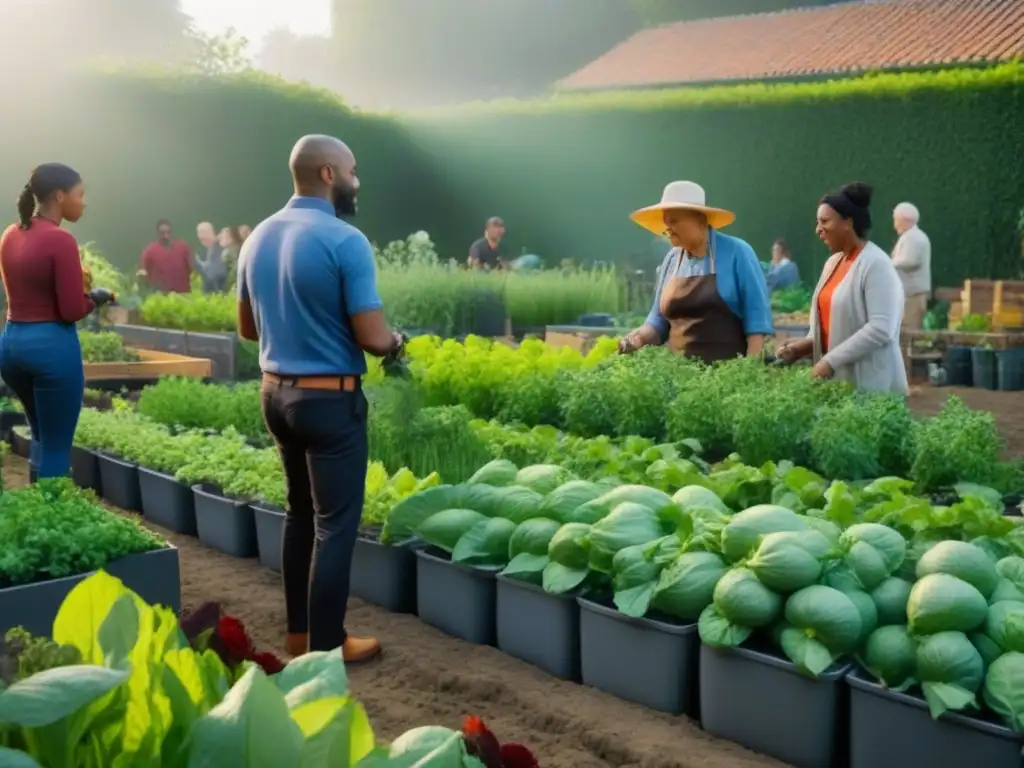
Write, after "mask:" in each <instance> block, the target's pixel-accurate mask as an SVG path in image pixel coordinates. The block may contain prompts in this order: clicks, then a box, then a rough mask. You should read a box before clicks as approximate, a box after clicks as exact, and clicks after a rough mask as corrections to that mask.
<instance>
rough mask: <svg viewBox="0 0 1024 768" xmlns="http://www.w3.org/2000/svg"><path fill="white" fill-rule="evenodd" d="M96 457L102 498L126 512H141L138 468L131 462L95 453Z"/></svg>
mask: <svg viewBox="0 0 1024 768" xmlns="http://www.w3.org/2000/svg"><path fill="white" fill-rule="evenodd" d="M96 457H97V459H98V460H99V464H100V487H102V488H103V498H104V499H106V500H107V502H108V503H110V504H113V505H114V506H115V507H119V508H121V509H123V510H126V511H128V512H141V511H142V494H141V493H140V492H139V468H138V467H137V466H136V465H135V464H132V463H131V462H128V461H122V460H121V459H117V458H114V457H113V456H109V455H107V454H105V453H102V452H97V453H96Z"/></svg>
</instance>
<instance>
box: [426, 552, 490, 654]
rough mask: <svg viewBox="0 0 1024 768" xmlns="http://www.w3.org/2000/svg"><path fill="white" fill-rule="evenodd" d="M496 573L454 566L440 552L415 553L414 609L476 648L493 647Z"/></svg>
mask: <svg viewBox="0 0 1024 768" xmlns="http://www.w3.org/2000/svg"><path fill="white" fill-rule="evenodd" d="M494 577H495V571H489V570H484V569H482V568H473V567H472V566H468V565H461V564H459V563H453V562H451V560H449V559H448V556H447V555H446V554H444V553H442V552H441V551H440V550H436V549H434V548H431V549H419V550H416V609H417V613H418V614H419V617H420V618H421V619H422V620H423V621H425V622H426V623H427V624H430V625H432V626H434V627H437V628H438V629H440V630H441V631H442V632H446V633H448V634H449V635H451V636H452V637H458V638H460V639H462V640H466V641H468V642H470V643H476V644H477V645H494V643H495V641H496V639H497V630H496V627H495V625H496V614H497V610H496V607H497V605H496V603H497V600H496V597H497V594H496V593H497V589H496V584H497V581H496V580H495V578H494Z"/></svg>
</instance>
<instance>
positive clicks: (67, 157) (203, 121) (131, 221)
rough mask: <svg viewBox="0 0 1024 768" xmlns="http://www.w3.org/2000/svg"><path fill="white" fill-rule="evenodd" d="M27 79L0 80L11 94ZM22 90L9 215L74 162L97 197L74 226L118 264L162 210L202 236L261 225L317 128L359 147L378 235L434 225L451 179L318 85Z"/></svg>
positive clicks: (150, 77) (366, 202)
mask: <svg viewBox="0 0 1024 768" xmlns="http://www.w3.org/2000/svg"><path fill="white" fill-rule="evenodd" d="M18 87H19V86H18V85H17V84H15V85H11V84H10V83H5V82H0V91H8V92H11V91H14V89H16V88H18ZM40 88H41V89H42V92H45V94H46V98H38V95H39V93H40ZM14 92H15V93H17V91H14ZM23 92H24V94H25V96H24V99H23V100H21V99H17V98H16V99H14V100H13V102H9V103H21V104H24V105H25V107H24V109H19V110H17V115H15V116H13V118H14V119H12V120H8V121H5V124H4V126H3V127H2V129H0V130H2V135H3V137H4V141H3V142H2V143H0V194H3V199H6V200H9V203H8V204H7V206H6V207H0V221H3V222H4V224H6V222H9V221H14V220H15V218H16V213H15V206H14V201H15V198H16V197H17V194H18V192H19V191H20V190H21V188H22V186H24V184H25V182H26V180H27V178H28V172H29V170H30V169H31V168H32V167H33V166H35V165H37V164H39V163H43V162H49V161H56V162H65V163H68V164H70V165H72V166H73V167H75V168H76V169H78V170H79V172H81V173H82V175H83V177H84V179H85V183H86V195H87V204H88V206H89V208H88V210H87V211H86V214H85V217H84V218H83V219H82V221H81V222H80V223H79V224H77V225H75V226H74V227H72V231H73V232H74V233H75V235H76V237H78V238H79V241H80V242H87V241H90V240H92V241H95V242H96V244H97V247H98V248H99V249H100V250H101V251H102V252H103V253H104V254H105V255H106V256H107V257H108V258H110V259H111V260H112V261H113V262H114V263H115V264H117V265H118V266H119V267H121V268H131V269H134V268H135V266H136V265H137V264H138V259H139V255H140V254H141V251H142V249H143V247H144V246H145V245H146V244H147V243H149V242H151V241H152V240H153V239H154V237H155V225H156V221H157V220H158V219H160V218H163V217H167V218H170V219H171V221H172V222H173V223H174V225H175V230H176V234H177V235H179V236H181V237H184V238H186V239H187V240H189V241H190V242H193V243H194V241H195V225H196V224H197V223H198V222H200V221H204V220H210V221H212V222H213V223H214V224H215V225H217V226H226V225H229V224H235V225H237V224H241V223H249V224H251V225H255V224H257V223H259V221H260V220H261V219H262V218H264V217H266V216H267V215H269V214H271V213H273V212H274V211H275V210H277V209H278V208H280V207H281V206H282V205H284V203H285V202H286V201H287V200H288V198H289V197H290V195H291V193H292V190H291V182H290V178H289V174H288V154H289V152H290V151H291V148H292V145H293V144H294V142H295V140H296V139H298V138H299V137H300V136H302V135H303V134H306V133H320V132H324V133H331V134H334V135H337V136H341V137H344V139H345V140H347V141H348V142H350V143H351V145H352V146H353V147H354V148H355V149H356V152H357V153H358V159H359V163H360V166H361V168H362V173H363V175H364V176H365V178H364V179H363V183H364V190H363V192H362V193H361V195H360V205H361V206H362V210H361V213H360V216H359V222H360V226H361V227H363V228H364V229H365V231H366V232H367V234H368V236H370V237H371V238H373V239H375V240H379V241H381V242H387V241H390V240H393V239H400V238H404V237H405V236H406V235H408V234H409V233H410V232H412V231H415V230H417V229H430V228H431V226H432V223H433V221H434V220H435V219H434V216H433V214H432V212H431V211H430V210H429V208H428V207H427V206H426V205H424V201H429V200H430V199H431V196H432V194H434V193H435V192H436V191H437V190H439V189H440V188H441V187H442V186H443V184H442V183H441V182H440V180H438V179H435V178H434V177H433V173H434V171H433V169H432V167H431V166H430V165H429V164H426V163H420V162H415V161H414V160H413V158H414V157H415V155H416V150H415V147H414V145H413V144H412V142H411V141H410V139H409V137H408V135H407V133H406V131H405V129H404V128H403V127H402V126H401V125H400V124H398V123H397V122H396V121H395V120H393V119H391V118H388V117H384V116H377V115H359V114H354V113H352V112H351V111H349V110H348V109H346V108H344V107H343V106H342V104H341V102H340V101H339V100H338V99H337V98H335V97H334V96H332V95H330V94H326V93H324V92H321V91H316V90H313V89H308V88H303V87H300V86H289V85H285V84H283V83H282V82H280V81H277V80H274V79H271V78H265V77H260V76H256V75H251V76H250V75H241V76H231V77H223V78H207V77H201V76H174V75H163V74H156V73H153V74H139V73H135V74H131V73H112V72H106V73H102V74H100V73H96V74H91V75H83V76H79V77H76V78H64V79H62V80H61V81H60V83H53V84H50V83H47V84H45V85H43V86H37V85H36V84H32V85H31V88H27V89H25V90H24V91H23ZM33 96H35V98H33Z"/></svg>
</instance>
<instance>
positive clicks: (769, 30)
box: [556, 0, 1024, 90]
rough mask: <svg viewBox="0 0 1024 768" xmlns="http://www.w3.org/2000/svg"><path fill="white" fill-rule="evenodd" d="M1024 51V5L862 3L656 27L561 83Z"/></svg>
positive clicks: (806, 71) (687, 77) (948, 0)
mask: <svg viewBox="0 0 1024 768" xmlns="http://www.w3.org/2000/svg"><path fill="white" fill-rule="evenodd" d="M1022 55H1024V0H860V1H859V2H848V3H839V4H837V5H829V6H824V7H815V8H804V9H799V10H791V11H780V12H777V13H761V14H752V15H746V16H730V17H725V18H718V19H704V20H701V21H689V22H679V23H676V24H666V25H664V26H661V27H656V28H653V29H646V30H643V31H642V32H638V33H637V34H635V35H633V36H632V37H630V38H629V39H627V40H626V41H625V42H623V43H620V44H619V45H618V46H617V47H615V48H613V49H612V50H611V51H609V52H608V53H606V54H605V55H604V56H602V57H601V58H599V59H597V60H596V61H593V62H591V63H590V64H588V65H587V66H585V67H583V69H581V70H579V71H577V72H575V73H574V74H572V75H569V76H568V77H567V78H565V79H564V80H562V81H560V82H559V83H557V85H556V87H558V88H560V89H563V90H587V89H603V88H632V87H639V86H665V85H682V84H687V83H709V82H720V81H749V80H767V79H772V78H792V77H803V76H814V75H830V74H855V73H858V72H864V71H866V70H878V69H901V68H919V67H939V66H948V65H954V64H970V63H984V62H997V61H1006V60H1009V59H1013V58H1015V57H1019V56H1022Z"/></svg>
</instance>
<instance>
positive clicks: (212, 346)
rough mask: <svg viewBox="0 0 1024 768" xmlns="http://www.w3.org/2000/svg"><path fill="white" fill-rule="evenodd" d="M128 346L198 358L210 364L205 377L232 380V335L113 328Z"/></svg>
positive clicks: (233, 363)
mask: <svg viewBox="0 0 1024 768" xmlns="http://www.w3.org/2000/svg"><path fill="white" fill-rule="evenodd" d="M113 329H114V330H115V331H117V332H118V333H119V334H121V336H122V338H124V342H125V344H126V345H127V346H130V347H135V348H137V349H138V350H139V351H140V353H141V351H142V350H155V351H157V352H169V353H172V354H174V355H177V356H186V355H187V356H188V357H189V358H193V359H195V358H200V359H203V360H206V361H207V362H208V363H209V364H210V369H209V371H208V372H207V373H206V376H210V377H212V378H215V379H227V380H229V379H234V378H235V374H236V373H237V371H236V360H235V357H236V355H235V352H236V346H237V343H238V341H237V337H236V336H235V334H234V333H197V332H194V331H179V330H176V329H173V328H151V327H149V326H146V325H115V326H113Z"/></svg>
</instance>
